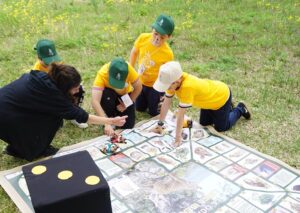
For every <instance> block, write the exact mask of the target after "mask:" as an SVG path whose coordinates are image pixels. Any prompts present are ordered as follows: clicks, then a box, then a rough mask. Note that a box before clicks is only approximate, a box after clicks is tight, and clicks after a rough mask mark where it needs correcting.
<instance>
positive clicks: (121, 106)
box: [117, 103, 126, 112]
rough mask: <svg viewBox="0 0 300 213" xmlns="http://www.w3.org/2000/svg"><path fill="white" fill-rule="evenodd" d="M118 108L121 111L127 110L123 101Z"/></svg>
mask: <svg viewBox="0 0 300 213" xmlns="http://www.w3.org/2000/svg"><path fill="white" fill-rule="evenodd" d="M117 110H118V111H119V112H124V111H125V110H126V106H125V105H124V104H123V103H121V104H119V105H118V106H117Z"/></svg>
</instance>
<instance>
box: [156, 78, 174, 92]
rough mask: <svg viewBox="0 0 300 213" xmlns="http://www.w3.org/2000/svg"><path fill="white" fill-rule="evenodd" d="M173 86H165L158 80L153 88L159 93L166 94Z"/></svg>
mask: <svg viewBox="0 0 300 213" xmlns="http://www.w3.org/2000/svg"><path fill="white" fill-rule="evenodd" d="M170 85H171V84H163V83H161V82H160V81H159V80H156V81H155V83H154V84H153V88H154V89H155V90H156V91H158V92H165V91H167V90H168V88H169V87H170Z"/></svg>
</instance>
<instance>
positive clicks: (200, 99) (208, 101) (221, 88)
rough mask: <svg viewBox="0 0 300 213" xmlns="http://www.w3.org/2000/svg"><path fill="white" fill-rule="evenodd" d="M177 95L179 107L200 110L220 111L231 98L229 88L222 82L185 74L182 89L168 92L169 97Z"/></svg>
mask: <svg viewBox="0 0 300 213" xmlns="http://www.w3.org/2000/svg"><path fill="white" fill-rule="evenodd" d="M174 94H175V95H176V96H177V97H178V99H179V107H182V108H187V107H191V106H193V107H197V108H200V109H212V110H217V109H220V108H221V107H222V106H224V104H225V103H226V101H227V100H228V98H229V95H230V90H229V87H228V86H227V85H226V84H225V83H223V82H221V81H214V80H209V79H201V78H197V77H196V76H193V75H189V74H187V73H185V72H183V80H182V84H181V86H180V88H179V89H178V90H176V91H175V92H173V94H172V92H171V91H167V92H166V95H167V96H173V95H174Z"/></svg>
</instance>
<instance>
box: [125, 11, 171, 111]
mask: <svg viewBox="0 0 300 213" xmlns="http://www.w3.org/2000/svg"><path fill="white" fill-rule="evenodd" d="M174 27H175V25H174V21H173V19H172V18H171V17H170V16H167V15H164V14H161V15H160V16H158V18H157V19H156V21H155V22H154V23H153V24H152V33H142V34H141V35H140V36H139V37H138V38H137V39H136V41H135V43H134V46H133V48H132V50H131V53H130V64H131V65H132V66H133V67H134V65H135V63H136V60H137V59H138V73H139V75H140V79H141V82H142V84H143V89H142V92H141V94H140V95H139V97H138V98H137V100H136V109H137V110H138V111H142V112H143V111H146V110H147V109H148V112H149V114H150V115H151V116H156V115H158V114H159V107H158V106H159V103H160V100H161V98H162V97H163V95H164V93H161V92H157V91H155V90H154V89H153V84H154V82H155V80H156V79H157V76H158V71H159V67H160V66H161V65H162V64H164V63H166V62H168V61H172V60H173V59H174V55H173V51H172V49H171V48H170V46H169V45H168V43H167V40H168V39H169V38H170V37H171V35H172V33H173V31H174Z"/></svg>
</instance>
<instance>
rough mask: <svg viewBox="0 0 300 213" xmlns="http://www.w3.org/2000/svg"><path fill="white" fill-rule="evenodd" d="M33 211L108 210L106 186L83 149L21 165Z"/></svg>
mask: <svg viewBox="0 0 300 213" xmlns="http://www.w3.org/2000/svg"><path fill="white" fill-rule="evenodd" d="M22 170H23V173H24V176H25V179H26V182H27V186H28V189H29V192H30V196H31V201H32V205H33V208H34V210H35V212H36V213H50V212H51V213H53V212H55V213H59V212H62V213H67V212H72V213H74V212H78V213H79V212H80V213H81V212H89V213H93V212H95V213H96V212H97V213H99V212H101V213H111V212H112V208H111V201H110V190H109V186H108V184H107V182H106V180H105V179H104V177H103V175H102V174H101V172H100V170H99V168H98V167H97V166H96V164H95V162H94V161H93V160H92V158H91V156H90V155H89V153H88V152H87V151H81V152H76V153H73V154H69V155H65V156H62V157H57V158H52V159H49V160H45V161H41V162H37V163H34V164H30V165H27V166H24V167H23V168H22Z"/></svg>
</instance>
